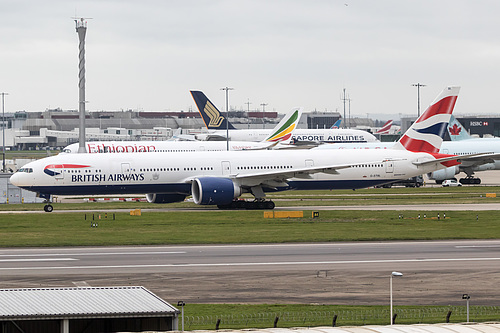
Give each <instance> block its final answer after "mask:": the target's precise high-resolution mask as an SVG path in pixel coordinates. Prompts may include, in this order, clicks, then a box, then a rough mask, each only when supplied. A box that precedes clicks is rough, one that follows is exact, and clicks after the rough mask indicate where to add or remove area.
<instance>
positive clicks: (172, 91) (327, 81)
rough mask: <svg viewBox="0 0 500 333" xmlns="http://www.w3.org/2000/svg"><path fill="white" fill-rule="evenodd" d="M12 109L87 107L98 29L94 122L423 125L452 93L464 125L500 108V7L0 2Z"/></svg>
mask: <svg viewBox="0 0 500 333" xmlns="http://www.w3.org/2000/svg"><path fill="white" fill-rule="evenodd" d="M0 6H1V7H0V36H1V37H0V41H1V42H0V47H1V48H0V92H7V93H9V95H8V96H6V97H5V111H6V112H12V111H18V110H26V111H43V110H45V109H48V108H58V107H59V108H62V109H78V35H77V33H76V31H75V23H74V20H73V19H71V17H74V16H75V15H76V16H77V17H89V18H92V19H90V20H88V29H87V38H86V72H87V75H86V80H87V84H86V88H87V93H86V94H87V96H86V97H87V98H86V99H87V100H88V104H87V110H92V111H96V110H122V109H123V110H127V109H133V110H137V109H138V110H145V111H165V110H171V111H177V110H185V111H188V110H189V109H190V108H193V109H195V110H196V107H195V104H194V102H193V100H192V98H191V95H190V94H189V90H202V91H204V92H205V93H206V94H207V95H208V96H209V98H210V99H211V100H212V101H213V102H214V103H215V104H216V105H217V106H219V109H221V110H222V109H224V104H225V95H224V94H225V93H224V91H221V90H220V88H222V87H225V86H229V87H232V88H234V89H235V90H234V91H230V92H229V103H230V105H231V106H232V107H233V108H237V109H245V110H246V109H247V104H245V103H246V102H247V101H250V103H251V104H250V109H256V108H259V109H260V110H262V107H261V106H260V104H262V103H266V104H267V106H266V107H265V108H266V110H269V111H271V110H275V111H278V112H282V113H283V112H287V111H289V110H290V109H291V108H293V107H296V106H302V107H304V110H305V111H311V110H315V109H316V110H318V111H324V110H328V111H335V110H338V111H340V112H343V111H342V101H341V92H342V89H343V88H345V89H346V90H347V93H348V94H349V97H350V98H351V114H352V115H353V116H359V117H366V116H367V114H380V113H384V114H387V115H389V116H388V117H391V115H394V118H395V119H397V118H398V117H399V114H400V113H401V114H416V113H417V88H416V87H412V84H414V83H422V84H426V85H427V86H426V87H424V88H421V90H420V91H421V104H422V110H423V109H425V107H427V105H428V104H429V103H430V102H431V101H432V100H433V99H434V98H435V97H436V96H437V95H438V94H439V92H440V91H441V90H442V89H443V88H444V87H445V86H447V85H460V86H461V87H462V90H461V92H460V96H459V98H458V101H457V105H456V109H455V110H456V112H455V113H456V114H491V113H496V112H498V110H499V107H498V101H497V100H496V98H494V96H496V95H497V94H499V90H497V89H499V88H500V80H499V74H500V37H499V33H500V20H499V17H500V1H495V0H490V1H487V0H477V1H471V0H469V1H465V0H444V1H441V0H432V1H431V0H418V1H416V0H413V1H410V0H408V1H405V0H378V1H373V0H363V1H362V0H342V1H337V0H308V1H306V0H265V1H264V0H252V1H251V0H248V1H246V0H243V1H242V0H141V1H132V0H95V1H88V0H87V1H83V0H79V1H71V0H44V1H39V0H2V2H1V4H0Z"/></svg>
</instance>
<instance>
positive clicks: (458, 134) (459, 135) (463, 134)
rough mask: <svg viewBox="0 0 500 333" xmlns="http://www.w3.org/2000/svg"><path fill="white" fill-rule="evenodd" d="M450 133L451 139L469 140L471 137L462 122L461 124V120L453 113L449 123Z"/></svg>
mask: <svg viewBox="0 0 500 333" xmlns="http://www.w3.org/2000/svg"><path fill="white" fill-rule="evenodd" d="M448 134H449V135H450V139H451V141H461V140H468V139H470V138H471V136H470V135H469V133H467V131H466V130H465V128H464V127H463V126H462V124H460V122H459V121H458V120H457V119H456V118H455V117H453V115H452V116H451V119H450V124H449V125H448Z"/></svg>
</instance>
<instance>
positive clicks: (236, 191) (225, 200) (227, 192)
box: [191, 177, 241, 205]
mask: <svg viewBox="0 0 500 333" xmlns="http://www.w3.org/2000/svg"><path fill="white" fill-rule="evenodd" d="M191 194H192V195H193V200H194V203H195V204H197V205H227V204H230V203H231V202H232V201H233V199H234V198H237V197H239V196H240V195H241V188H240V187H239V186H237V185H236V184H235V183H233V181H232V180H231V179H229V178H216V177H201V178H196V179H195V180H194V181H193V183H192V184H191Z"/></svg>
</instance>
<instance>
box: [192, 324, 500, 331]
mask: <svg viewBox="0 0 500 333" xmlns="http://www.w3.org/2000/svg"><path fill="white" fill-rule="evenodd" d="M196 332H197V333H201V332H205V331H201V330H200V331H196ZM206 332H213V331H206ZM250 332H255V333H430V332H432V333H500V323H468V324H465V323H463V324H418V325H392V326H378V325H368V326H344V327H326V326H325V327H309V328H306V327H296V328H266V329H244V330H224V333H250Z"/></svg>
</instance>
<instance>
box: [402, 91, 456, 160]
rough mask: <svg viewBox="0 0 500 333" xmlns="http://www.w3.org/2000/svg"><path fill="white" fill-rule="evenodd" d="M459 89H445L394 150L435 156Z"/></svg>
mask: <svg viewBox="0 0 500 333" xmlns="http://www.w3.org/2000/svg"><path fill="white" fill-rule="evenodd" d="M459 91H460V87H446V88H445V89H444V90H443V91H442V92H441V94H439V96H438V97H437V98H436V99H435V100H434V102H432V103H431V105H430V106H429V107H428V108H427V110H425V112H424V113H422V115H421V116H420V117H419V118H418V119H417V121H415V122H414V123H413V125H411V127H410V128H409V129H408V130H407V131H406V133H405V134H404V135H403V136H402V137H401V139H399V141H398V142H397V143H396V145H395V148H398V149H401V148H404V149H406V150H409V151H413V152H423V153H430V154H437V153H438V152H439V149H440V148H441V144H442V143H443V136H444V132H445V131H446V128H447V127H448V123H449V122H450V117H451V113H452V112H453V108H454V107H455V102H456V101H457V97H458V92H459Z"/></svg>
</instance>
